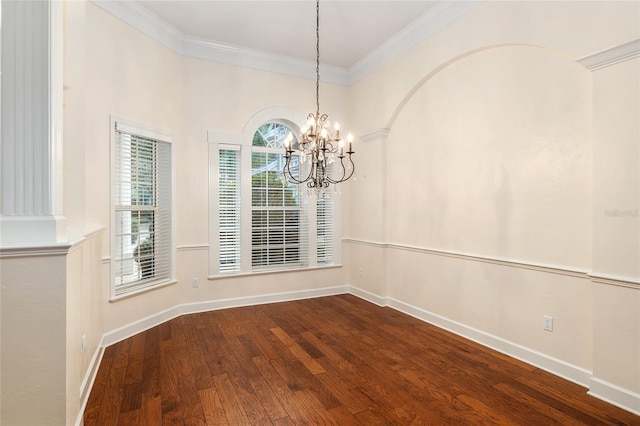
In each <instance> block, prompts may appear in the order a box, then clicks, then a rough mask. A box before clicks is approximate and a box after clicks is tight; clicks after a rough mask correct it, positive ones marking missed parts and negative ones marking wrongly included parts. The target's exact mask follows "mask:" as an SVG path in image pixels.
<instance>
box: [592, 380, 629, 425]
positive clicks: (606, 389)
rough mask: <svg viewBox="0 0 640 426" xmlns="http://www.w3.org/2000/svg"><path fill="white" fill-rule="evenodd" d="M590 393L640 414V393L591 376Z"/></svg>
mask: <svg viewBox="0 0 640 426" xmlns="http://www.w3.org/2000/svg"><path fill="white" fill-rule="evenodd" d="M587 393H588V394H589V395H591V396H594V397H596V398H598V399H601V400H603V401H606V402H608V403H609V404H612V405H615V406H616V407H620V408H622V409H624V410H627V411H630V412H632V413H633V414H636V415H638V416H640V394H639V393H636V392H632V391H630V390H629V389H624V388H621V387H620V386H618V385H614V384H613V383H609V382H607V381H606V380H602V379H598V378H597V377H591V379H590V380H589V392H587Z"/></svg>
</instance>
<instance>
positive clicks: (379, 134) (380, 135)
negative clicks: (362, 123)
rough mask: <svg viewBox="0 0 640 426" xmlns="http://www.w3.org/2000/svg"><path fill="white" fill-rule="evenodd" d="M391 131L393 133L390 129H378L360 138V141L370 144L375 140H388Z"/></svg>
mask: <svg viewBox="0 0 640 426" xmlns="http://www.w3.org/2000/svg"><path fill="white" fill-rule="evenodd" d="M390 131H391V130H390V129H386V128H382V129H376V130H373V131H371V132H368V133H365V134H364V135H362V136H360V137H359V138H358V139H360V140H361V141H364V142H369V141H372V140H375V139H386V137H387V136H388V135H389V132H390Z"/></svg>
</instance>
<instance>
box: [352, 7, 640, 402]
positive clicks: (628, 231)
mask: <svg viewBox="0 0 640 426" xmlns="http://www.w3.org/2000/svg"><path fill="white" fill-rule="evenodd" d="M639 13H640V5H639V4H638V3H637V2H626V3H625V2H487V3H485V4H483V5H482V6H480V7H478V8H477V9H476V10H474V11H473V12H471V13H469V14H467V15H466V16H464V17H463V18H461V19H459V20H458V21H456V22H455V23H453V24H451V25H449V26H448V27H446V28H445V29H443V30H442V31H439V32H438V33H437V34H434V35H433V36H432V37H430V38H429V39H428V40H426V41H424V42H422V43H421V44H419V45H417V46H416V47H414V48H412V49H411V50H409V51H407V52H405V53H404V54H402V55H401V56H399V57H397V58H396V59H394V60H392V61H390V62H389V63H387V64H386V65H385V66H383V67H381V68H380V69H379V70H377V71H375V72H373V73H371V74H370V75H368V76H367V77H365V78H364V79H362V80H361V81H360V82H358V83H356V84H354V86H352V87H351V88H350V92H349V102H350V105H351V107H352V115H353V117H354V123H353V125H354V127H355V128H356V129H358V131H359V134H368V133H370V132H372V131H375V130H377V129H388V131H389V133H388V136H387V137H386V138H382V139H381V140H378V141H375V142H373V143H372V146H371V150H372V153H370V154H367V155H366V156H361V157H360V160H361V161H360V162H359V163H358V168H359V170H358V177H361V176H374V175H376V174H383V175H385V176H386V180H385V185H384V186H382V187H380V186H378V185H367V184H365V183H363V182H362V181H355V182H352V183H350V186H351V188H350V189H351V190H352V191H354V192H355V190H356V188H357V191H358V192H359V194H358V195H357V197H359V200H362V201H363V202H353V203H351V204H350V206H351V209H350V215H351V216H350V218H351V223H350V224H349V230H350V231H349V233H348V235H347V236H348V237H349V240H347V241H348V244H347V245H348V250H347V251H348V253H349V259H350V263H349V268H350V273H349V276H350V279H351V281H350V283H351V284H352V285H354V286H356V287H359V288H360V289H362V290H364V291H366V292H371V293H374V294H375V295H376V296H379V297H380V298H381V299H378V300H382V301H383V302H384V300H385V299H384V298H385V297H386V298H387V299H386V301H387V303H389V304H391V305H392V306H395V307H396V308H398V309H402V310H405V311H407V312H410V313H412V314H414V315H417V316H420V317H422V318H425V319H427V320H430V321H432V322H435V323H436V324H438V325H441V326H444V327H447V328H449V329H451V330H453V331H455V332H458V333H461V334H464V335H466V336H468V337H471V338H474V339H476V340H479V341H481V342H483V343H485V344H488V345H490V346H493V347H496V348H498V349H500V350H503V351H505V352H508V353H511V354H514V355H516V356H519V357H521V358H523V359H525V360H527V361H529V362H532V363H534V364H537V365H540V366H542V367H543V368H547V369H549V370H551V371H555V372H556V373H558V374H561V375H564V376H565V377H568V378H569V379H571V380H574V381H576V382H579V383H582V384H584V385H586V386H589V385H594V386H597V389H596V390H595V392H593V393H595V394H596V395H597V396H599V397H604V398H608V399H610V400H613V401H616V400H617V401H618V403H619V404H620V405H624V406H625V407H627V408H630V409H633V410H635V411H637V412H640V406H638V399H637V393H638V391H639V390H640V366H639V364H638V363H637V360H638V357H639V354H640V352H639V350H640V346H639V340H638V336H640V317H639V314H638V312H640V310H639V309H638V307H639V306H638V293H639V291H640V289H639V288H638V281H639V280H640V271H639V268H640V266H639V265H640V252H639V251H638V244H639V241H640V233H639V232H638V227H639V218H638V214H637V209H638V196H639V193H640V191H639V187H638V185H639V177H638V169H639V164H640V156H639V154H638V152H639V151H638V150H639V147H638V139H639V137H638V120H637V117H638V116H640V114H639V113H638V95H639V90H638V76H639V73H638V64H637V59H635V60H632V61H626V62H622V63H620V64H616V65H612V66H611V67H608V68H605V69H602V70H597V71H590V70H588V69H587V68H585V67H584V66H583V65H582V64H581V63H579V62H577V60H578V59H580V58H582V57H584V56H587V55H590V54H593V53H596V52H598V51H601V50H603V49H607V48H610V47H613V46H617V45H620V44H624V43H627V42H630V41H633V40H637V39H639V38H640V22H639V21H638V19H637V17H638V16H639ZM363 146H366V147H367V148H369V146H367V145H366V144H363ZM381 156H382V158H385V157H386V161H381V160H380V157H381ZM381 188H382V190H383V191H384V194H383V195H381V194H380V190H381ZM364 200H366V201H364ZM616 208H617V209H619V210H623V209H624V210H625V211H629V212H630V213H629V215H628V216H627V217H623V218H621V217H618V218H612V217H605V215H604V211H605V210H606V209H616ZM376 209H377V212H376V213H374V214H371V212H372V211H376ZM379 211H384V213H382V214H381V213H379ZM379 217H383V218H385V219H384V220H383V223H382V225H380V220H379V219H378V218H379ZM385 259H386V262H385V264H384V265H383V266H381V265H380V261H381V260H383V261H384V260H385ZM588 273H592V274H598V273H599V274H606V275H609V276H613V277H617V278H618V280H615V279H614V280H610V281H609V282H607V283H603V280H598V279H596V278H593V277H591V278H590V275H588ZM367 274H372V275H373V276H375V277H376V278H375V279H374V281H375V282H376V283H375V284H374V285H372V284H371V282H370V281H369V280H367V279H363V278H362V276H363V275H364V276H366V275H367ZM381 276H382V277H383V278H382V282H380V278H379V277H381ZM627 284H628V286H627V287H623V286H624V285H627ZM544 315H550V316H552V317H553V318H554V331H553V332H552V333H550V332H547V331H544V330H543V329H542V324H543V321H542V318H543V316H544ZM540 354H542V356H540ZM618 387H619V388H618ZM634 395H636V396H634Z"/></svg>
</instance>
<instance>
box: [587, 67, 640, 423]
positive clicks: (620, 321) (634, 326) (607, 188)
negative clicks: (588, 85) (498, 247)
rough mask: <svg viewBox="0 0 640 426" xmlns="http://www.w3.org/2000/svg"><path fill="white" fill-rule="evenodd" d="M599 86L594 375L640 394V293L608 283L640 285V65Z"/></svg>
mask: <svg viewBox="0 0 640 426" xmlns="http://www.w3.org/2000/svg"><path fill="white" fill-rule="evenodd" d="M593 83H594V84H593V87H594V113H593V117H594V122H593V129H594V149H593V161H594V167H593V176H594V179H593V182H594V184H593V199H594V200H593V266H592V269H593V272H594V274H595V275H598V276H599V277H600V278H602V277H605V278H604V279H600V278H596V281H595V282H594V284H593V285H594V298H593V312H594V314H593V315H594V365H593V373H594V378H595V379H596V380H602V381H605V382H609V383H615V384H617V385H619V386H621V387H622V388H625V389H631V390H633V391H635V392H638V393H640V363H638V360H639V359H640V290H639V289H638V288H637V287H634V288H633V289H632V288H624V287H613V286H611V285H609V284H608V283H607V277H612V278H617V279H620V280H633V279H635V280H636V282H637V280H638V277H640V213H639V210H640V120H639V119H638V117H640V59H638V58H636V59H633V60H630V61H625V62H622V63H619V64H616V65H613V66H610V67H607V68H603V69H599V70H596V71H594V72H593ZM636 411H639V412H640V401H637V402H636Z"/></svg>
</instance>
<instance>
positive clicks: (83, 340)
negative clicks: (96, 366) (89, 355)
mask: <svg viewBox="0 0 640 426" xmlns="http://www.w3.org/2000/svg"><path fill="white" fill-rule="evenodd" d="M86 351H87V335H86V334H83V335H82V353H85V352H86Z"/></svg>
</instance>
